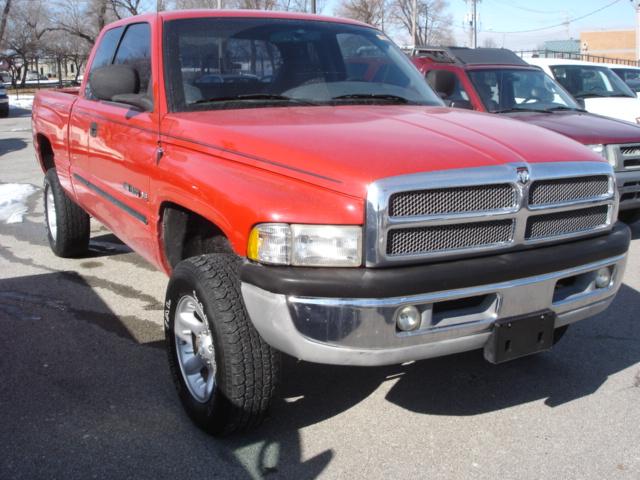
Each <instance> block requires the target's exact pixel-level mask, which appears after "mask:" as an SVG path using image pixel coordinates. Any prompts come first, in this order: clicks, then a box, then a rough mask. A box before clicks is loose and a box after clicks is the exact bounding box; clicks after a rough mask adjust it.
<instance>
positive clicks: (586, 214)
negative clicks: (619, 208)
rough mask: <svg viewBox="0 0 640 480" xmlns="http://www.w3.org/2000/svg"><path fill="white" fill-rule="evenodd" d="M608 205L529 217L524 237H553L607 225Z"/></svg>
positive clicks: (528, 238) (530, 238)
mask: <svg viewBox="0 0 640 480" xmlns="http://www.w3.org/2000/svg"><path fill="white" fill-rule="evenodd" d="M608 219H609V207H608V206H607V205H602V206H599V207H592V208H585V209H582V210H571V211H568V212H558V213H548V214H544V215H535V216H533V217H529V219H528V221H527V231H526V233H525V239H527V240H534V239H539V238H554V237H561V236H564V235H569V234H574V233H578V232H586V231H590V230H594V229H597V228H599V227H603V226H605V225H607V222H608Z"/></svg>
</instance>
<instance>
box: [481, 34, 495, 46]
mask: <svg viewBox="0 0 640 480" xmlns="http://www.w3.org/2000/svg"><path fill="white" fill-rule="evenodd" d="M482 46H483V47H484V48H498V42H496V39H495V38H493V37H487V38H485V39H484V41H483V42H482Z"/></svg>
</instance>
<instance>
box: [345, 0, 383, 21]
mask: <svg viewBox="0 0 640 480" xmlns="http://www.w3.org/2000/svg"><path fill="white" fill-rule="evenodd" d="M385 7H386V2H385V0H342V3H341V4H340V6H339V7H338V12H337V13H338V15H340V16H341V17H346V18H352V19H354V20H359V21H361V22H364V23H368V24H369V25H373V26H375V27H380V28H382V27H383V26H384V17H385V14H386V8H385Z"/></svg>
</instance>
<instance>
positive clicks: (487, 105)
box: [412, 47, 640, 222]
mask: <svg viewBox="0 0 640 480" xmlns="http://www.w3.org/2000/svg"><path fill="white" fill-rule="evenodd" d="M412 61H413V63H414V64H415V65H416V66H417V67H418V69H419V70H420V72H421V73H422V74H423V75H425V77H426V79H427V81H428V82H429V85H430V86H431V87H432V88H433V89H434V90H435V91H436V92H437V93H438V94H439V95H440V96H441V97H442V98H443V99H444V100H445V101H446V102H447V103H449V104H450V105H451V106H453V107H456V108H465V109H473V110H477V111H479V112H489V113H498V114H500V115H505V116H508V117H510V118H513V119H515V120H520V121H523V122H526V123H530V124H533V125H538V126H540V127H543V128H547V129H549V130H552V131H554V132H557V133H560V134H562V135H566V136H567V137H569V138H572V139H574V140H576V141H578V142H580V143H583V144H584V145H586V146H588V147H589V148H591V149H592V150H594V151H595V152H597V153H599V154H600V155H602V156H603V157H604V158H606V159H607V161H608V162H609V163H610V164H611V166H613V168H614V169H615V171H616V177H617V181H618V189H619V191H620V218H621V219H622V220H624V221H626V222H634V221H636V220H638V218H640V127H638V126H637V125H636V124H631V123H629V122H624V121H622V120H616V119H614V118H610V117H603V116H600V115H595V114H592V113H588V112H587V111H586V110H584V109H583V108H582V107H583V106H581V105H579V104H578V103H577V101H576V100H575V99H574V98H573V97H572V96H571V95H570V94H569V93H568V92H567V91H566V90H565V89H564V88H563V87H562V86H561V85H560V84H559V83H558V82H556V81H555V80H554V79H553V78H551V77H549V76H547V75H546V74H545V73H544V72H543V71H542V70H541V69H540V68H539V67H535V66H532V65H529V64H528V63H527V62H525V61H524V60H523V59H522V58H520V57H519V56H517V55H516V54H515V53H514V52H512V51H511V50H507V49H504V48H475V49H471V48H463V47H450V48H426V47H425V48H419V49H416V50H415V51H414V52H413V55H412Z"/></svg>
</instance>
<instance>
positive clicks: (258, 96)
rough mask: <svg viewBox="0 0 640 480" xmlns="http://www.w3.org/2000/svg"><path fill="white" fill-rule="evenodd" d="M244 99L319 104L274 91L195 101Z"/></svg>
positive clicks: (210, 101)
mask: <svg viewBox="0 0 640 480" xmlns="http://www.w3.org/2000/svg"><path fill="white" fill-rule="evenodd" d="M244 100H280V101H284V102H290V103H297V104H299V105H317V103H313V102H311V101H309V100H301V99H299V98H292V97H286V96H284V95H276V94H272V93H247V94H244V95H234V96H229V97H212V98H203V99H200V100H196V101H195V102H193V103H214V102H236V101H244Z"/></svg>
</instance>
